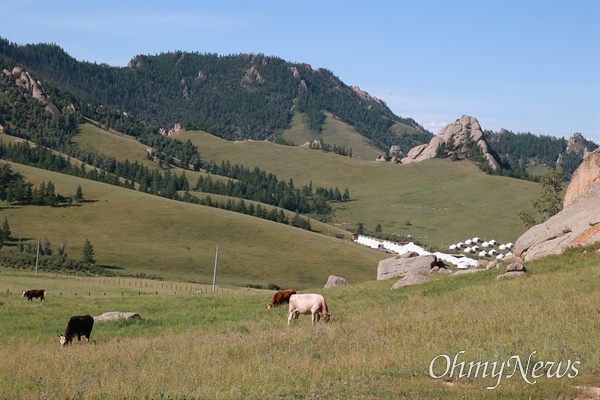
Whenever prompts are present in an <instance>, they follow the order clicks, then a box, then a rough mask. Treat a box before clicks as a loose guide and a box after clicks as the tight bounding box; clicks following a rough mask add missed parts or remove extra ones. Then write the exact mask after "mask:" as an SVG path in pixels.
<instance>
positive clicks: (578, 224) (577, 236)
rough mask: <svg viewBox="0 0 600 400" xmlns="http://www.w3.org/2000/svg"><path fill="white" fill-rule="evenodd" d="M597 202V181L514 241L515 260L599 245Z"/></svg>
mask: <svg viewBox="0 0 600 400" xmlns="http://www.w3.org/2000/svg"><path fill="white" fill-rule="evenodd" d="M594 153H595V152H594ZM588 158H589V157H588ZM580 168H581V166H580ZM584 168H585V167H584ZM577 171H579V169H578V170H577ZM577 171H576V173H577ZM569 187H570V185H569ZM598 199H600V180H598V179H597V180H595V181H594V182H593V183H592V184H591V185H589V186H588V188H587V190H586V191H585V192H583V193H582V194H580V195H579V196H578V197H577V198H575V199H574V200H573V201H571V202H570V203H569V204H568V205H567V207H565V208H564V209H563V210H562V211H561V212H559V213H558V214H556V215H554V216H553V217H551V218H549V219H548V220H547V221H546V222H544V223H542V224H539V225H535V226H533V227H531V228H530V229H529V230H528V231H527V232H525V233H524V234H523V235H522V236H521V237H520V238H519V239H517V241H516V242H515V246H514V256H515V259H516V260H517V261H529V260H534V259H537V258H541V257H544V256H547V255H551V254H560V253H562V252H563V251H564V250H565V249H566V248H567V247H570V246H586V245H590V244H593V243H596V242H598V241H600V212H599V211H598V210H599V204H600V203H599V202H598Z"/></svg>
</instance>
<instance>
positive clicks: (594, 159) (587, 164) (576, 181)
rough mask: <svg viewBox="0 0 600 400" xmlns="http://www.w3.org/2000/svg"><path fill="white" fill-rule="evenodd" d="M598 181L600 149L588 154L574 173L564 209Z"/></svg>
mask: <svg viewBox="0 0 600 400" xmlns="http://www.w3.org/2000/svg"><path fill="white" fill-rule="evenodd" d="M598 179H600V148H598V149H596V150H595V151H593V152H592V153H590V154H588V156H587V157H585V158H584V159H583V161H582V162H581V165H579V167H578V168H577V169H576V170H575V172H574V173H573V176H572V177H571V182H569V187H568V188H567V192H566V193H565V198H564V199H563V208H566V207H568V206H569V205H570V204H571V203H572V202H573V201H574V200H575V199H576V198H577V197H579V196H580V195H581V194H583V193H584V192H585V191H586V190H587V189H588V188H589V187H590V186H591V185H592V184H593V183H594V182H596V181H597V180H598Z"/></svg>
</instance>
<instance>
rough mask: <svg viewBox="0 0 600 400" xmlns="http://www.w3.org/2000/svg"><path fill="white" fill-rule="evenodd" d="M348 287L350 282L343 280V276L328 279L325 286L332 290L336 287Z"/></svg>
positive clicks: (332, 276)
mask: <svg viewBox="0 0 600 400" xmlns="http://www.w3.org/2000/svg"><path fill="white" fill-rule="evenodd" d="M346 285H348V281H347V280H345V279H344V278H342V277H341V276H335V275H331V276H330V277H329V279H327V283H326V284H325V288H330V287H334V286H346Z"/></svg>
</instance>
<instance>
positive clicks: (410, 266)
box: [377, 255, 437, 281]
mask: <svg viewBox="0 0 600 400" xmlns="http://www.w3.org/2000/svg"><path fill="white" fill-rule="evenodd" d="M436 261H437V259H436V257H435V256H434V255H426V256H417V257H408V258H405V257H392V258H388V259H385V260H381V261H379V264H378V265H377V280H378V281H382V280H386V279H391V278H397V277H404V276H406V275H408V274H420V275H429V273H430V272H431V268H433V267H434V266H435V264H436Z"/></svg>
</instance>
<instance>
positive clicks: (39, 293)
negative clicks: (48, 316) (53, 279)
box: [21, 289, 46, 301]
mask: <svg viewBox="0 0 600 400" xmlns="http://www.w3.org/2000/svg"><path fill="white" fill-rule="evenodd" d="M44 294H46V291H45V290H44V289H31V290H23V295H22V296H21V297H27V301H31V300H32V299H33V298H34V297H35V298H36V299H37V298H38V297H39V298H40V301H42V300H44V301H45V300H46V299H44Z"/></svg>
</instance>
